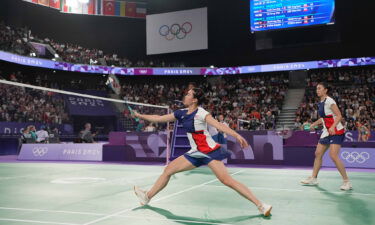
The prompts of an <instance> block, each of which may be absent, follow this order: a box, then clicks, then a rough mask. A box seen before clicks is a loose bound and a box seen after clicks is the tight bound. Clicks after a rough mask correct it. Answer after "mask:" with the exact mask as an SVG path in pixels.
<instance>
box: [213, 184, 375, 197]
mask: <svg viewBox="0 0 375 225" xmlns="http://www.w3.org/2000/svg"><path fill="white" fill-rule="evenodd" d="M208 186H210V187H217V188H225V187H227V186H224V185H208ZM249 188H250V189H259V190H270V191H292V192H303V193H324V192H327V193H334V194H347V195H364V196H375V194H370V193H369V194H367V193H358V192H345V191H305V190H299V189H288V188H268V187H249ZM306 188H308V187H306Z"/></svg>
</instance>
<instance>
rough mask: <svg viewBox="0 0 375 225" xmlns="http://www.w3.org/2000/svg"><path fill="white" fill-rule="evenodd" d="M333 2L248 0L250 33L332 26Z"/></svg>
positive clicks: (322, 0)
mask: <svg viewBox="0 0 375 225" xmlns="http://www.w3.org/2000/svg"><path fill="white" fill-rule="evenodd" d="M334 14H335V0H310V1H308V0H250V24H251V32H256V31H266V30H275V29H284V28H293V27H301V26H311V25H319V24H334V22H335V17H334Z"/></svg>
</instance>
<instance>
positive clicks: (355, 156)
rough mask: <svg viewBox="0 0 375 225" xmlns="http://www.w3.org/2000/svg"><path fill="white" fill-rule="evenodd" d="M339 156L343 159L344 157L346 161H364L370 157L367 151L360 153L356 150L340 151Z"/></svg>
mask: <svg viewBox="0 0 375 225" xmlns="http://www.w3.org/2000/svg"><path fill="white" fill-rule="evenodd" d="M341 157H342V158H343V159H345V160H346V161H347V162H348V163H354V162H356V163H360V164H362V163H364V162H366V161H367V160H368V159H370V154H369V153H368V152H361V153H358V152H347V151H345V152H342V153H341Z"/></svg>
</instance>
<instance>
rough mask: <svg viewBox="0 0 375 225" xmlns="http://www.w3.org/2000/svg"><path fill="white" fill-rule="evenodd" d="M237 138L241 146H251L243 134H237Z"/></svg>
mask: <svg viewBox="0 0 375 225" xmlns="http://www.w3.org/2000/svg"><path fill="white" fill-rule="evenodd" d="M236 139H237V142H238V143H239V144H240V146H241V148H247V147H249V144H248V143H247V141H246V140H245V138H243V137H242V136H241V135H237V137H236Z"/></svg>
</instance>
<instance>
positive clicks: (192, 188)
mask: <svg viewBox="0 0 375 225" xmlns="http://www.w3.org/2000/svg"><path fill="white" fill-rule="evenodd" d="M243 171H244V170H239V171H237V172H235V173H232V174H231V175H236V174H238V173H241V172H243ZM216 181H218V179H217V178H215V179H213V180H210V181H207V182H205V183H202V184H198V185H195V186H193V187H190V188H187V189H185V190H182V191H179V192H176V193H173V194H170V195H167V196H164V197H161V198H158V199H155V201H152V202H158V201H161V200H164V199H167V198H171V197H173V196H176V195H179V194H181V193H184V192H187V191H190V190H194V189H197V188H200V187H202V186H205V185H207V184H210V183H213V182H216ZM138 207H139V206H136V207H133V208H129V209H124V210H121V211H119V212H116V213H112V214H110V215H107V216H104V217H102V218H99V219H96V220H93V221H90V222H87V223H85V224H83V225H91V224H94V223H97V222H100V221H103V220H106V219H108V218H111V217H114V216H117V215H120V214H122V213H125V212H128V211H131V210H133V209H136V208H138Z"/></svg>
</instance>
